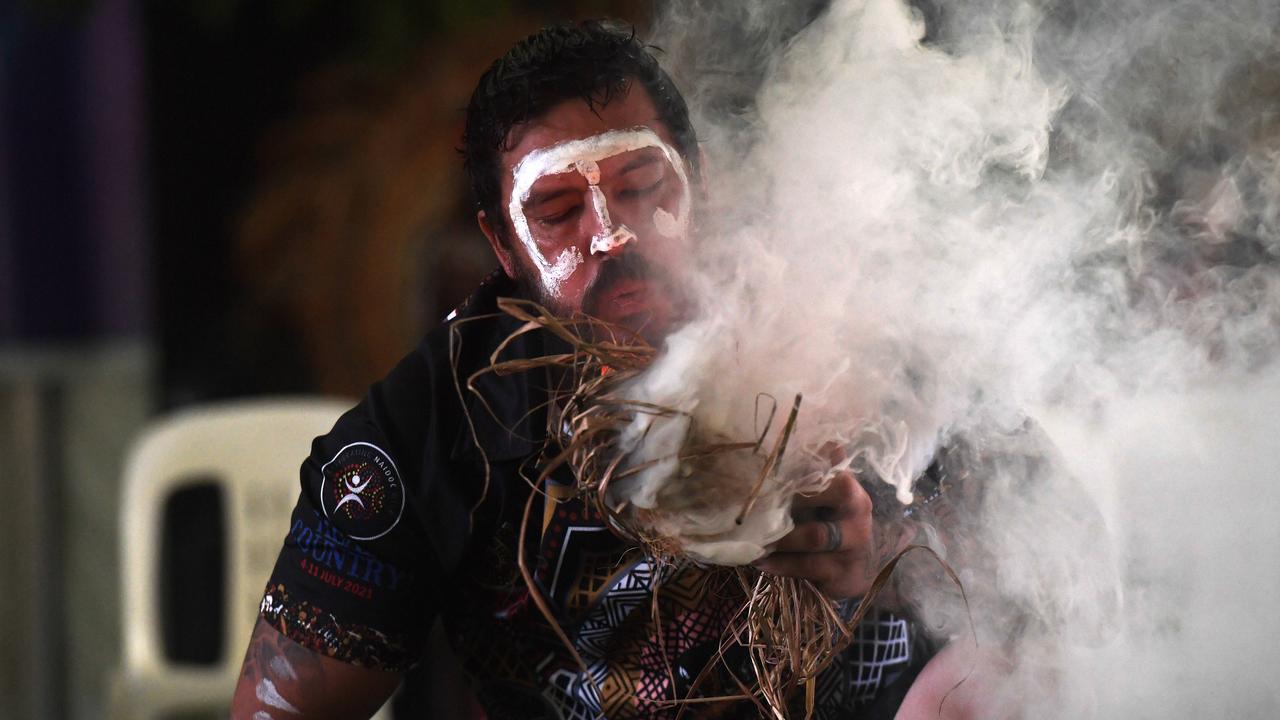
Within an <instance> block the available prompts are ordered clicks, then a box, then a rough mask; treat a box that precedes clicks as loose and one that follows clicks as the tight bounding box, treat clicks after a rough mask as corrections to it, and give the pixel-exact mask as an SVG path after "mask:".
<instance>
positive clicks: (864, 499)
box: [791, 472, 871, 520]
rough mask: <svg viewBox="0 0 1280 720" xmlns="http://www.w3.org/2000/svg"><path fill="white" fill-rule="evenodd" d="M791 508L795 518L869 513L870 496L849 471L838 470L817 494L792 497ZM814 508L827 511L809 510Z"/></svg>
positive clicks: (838, 516) (825, 518) (834, 516)
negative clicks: (794, 511) (826, 510)
mask: <svg viewBox="0 0 1280 720" xmlns="http://www.w3.org/2000/svg"><path fill="white" fill-rule="evenodd" d="M791 507H792V509H793V510H797V509H798V510H800V512H798V513H795V514H796V516H797V520H800V519H802V518H803V519H807V518H808V516H812V517H819V516H822V517H821V519H824V520H830V519H835V518H846V517H855V516H858V515H862V514H870V513H871V496H870V495H868V494H867V491H866V490H865V489H863V487H862V484H861V483H859V482H858V480H857V478H855V477H854V476H853V473H851V472H839V473H836V474H835V475H833V476H832V477H831V484H830V485H828V486H827V489H826V490H823V491H822V492H820V493H818V494H817V495H796V496H795V497H794V498H792V501H791ZM814 508H829V509H830V510H829V511H828V512H827V513H815V512H811V510H812V509H814ZM807 511H808V512H807Z"/></svg>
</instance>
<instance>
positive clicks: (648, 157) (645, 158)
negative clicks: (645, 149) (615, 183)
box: [618, 153, 662, 175]
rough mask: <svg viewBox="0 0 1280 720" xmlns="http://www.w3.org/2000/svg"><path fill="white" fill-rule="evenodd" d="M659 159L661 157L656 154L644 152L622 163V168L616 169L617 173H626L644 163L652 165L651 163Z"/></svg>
mask: <svg viewBox="0 0 1280 720" xmlns="http://www.w3.org/2000/svg"><path fill="white" fill-rule="evenodd" d="M661 160H662V158H660V157H658V155H656V154H653V153H644V154H642V155H640V157H637V158H634V159H632V160H631V162H629V163H627V164H626V165H623V166H622V169H621V170H619V171H618V174H619V175H626V174H627V173H629V172H631V171H632V170H637V169H639V168H642V167H644V166H646V165H652V164H653V163H656V162H660V161H661Z"/></svg>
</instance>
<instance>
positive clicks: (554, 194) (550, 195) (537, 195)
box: [524, 187, 582, 208]
mask: <svg viewBox="0 0 1280 720" xmlns="http://www.w3.org/2000/svg"><path fill="white" fill-rule="evenodd" d="M580 192H582V191H581V190H579V189H576V188H572V187H562V188H559V189H556V190H548V191H546V192H531V193H529V199H528V200H526V201H525V202H524V205H525V207H530V208H532V207H537V206H539V205H541V204H543V203H546V202H551V201H552V200H555V199H556V198H559V197H562V196H564V195H568V194H570V193H580Z"/></svg>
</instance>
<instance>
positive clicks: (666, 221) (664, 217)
mask: <svg viewBox="0 0 1280 720" xmlns="http://www.w3.org/2000/svg"><path fill="white" fill-rule="evenodd" d="M653 226H654V227H655V228H657V229H658V232H660V233H662V234H663V235H665V236H667V237H676V236H677V235H679V234H680V223H678V222H676V218H675V216H674V215H672V214H671V213H669V212H667V211H666V210H664V209H662V208H658V209H657V210H654V211H653Z"/></svg>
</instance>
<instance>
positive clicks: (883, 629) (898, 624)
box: [814, 608, 912, 720]
mask: <svg viewBox="0 0 1280 720" xmlns="http://www.w3.org/2000/svg"><path fill="white" fill-rule="evenodd" d="M911 639H912V638H911V623H910V622H909V621H908V620H907V619H906V618H904V617H901V616H899V615H896V614H894V613H891V612H888V611H885V610H878V609H876V608H872V609H871V610H870V611H869V612H868V613H867V615H866V616H865V617H864V618H863V620H862V623H861V624H859V625H858V627H857V628H856V629H855V630H854V633H853V642H852V643H850V644H849V647H848V649H846V650H845V651H844V652H842V653H840V654H839V655H838V656H836V659H835V661H834V662H833V663H832V664H831V665H830V666H829V667H828V668H827V669H826V670H824V671H823V672H822V674H821V675H819V676H818V692H817V696H816V698H815V700H816V702H815V704H814V717H815V718H818V720H827V719H828V718H830V719H831V720H834V719H835V718H844V717H848V713H849V708H851V707H855V706H857V705H861V704H862V703H865V702H867V701H870V700H872V699H873V698H875V696H876V693H877V692H878V691H879V690H880V689H881V688H883V687H884V686H885V685H888V684H889V683H892V682H893V681H894V680H895V679H897V677H898V676H899V675H900V674H901V673H902V671H904V670H906V669H907V667H908V666H909V665H910V664H911V659H912V657H911Z"/></svg>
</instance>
